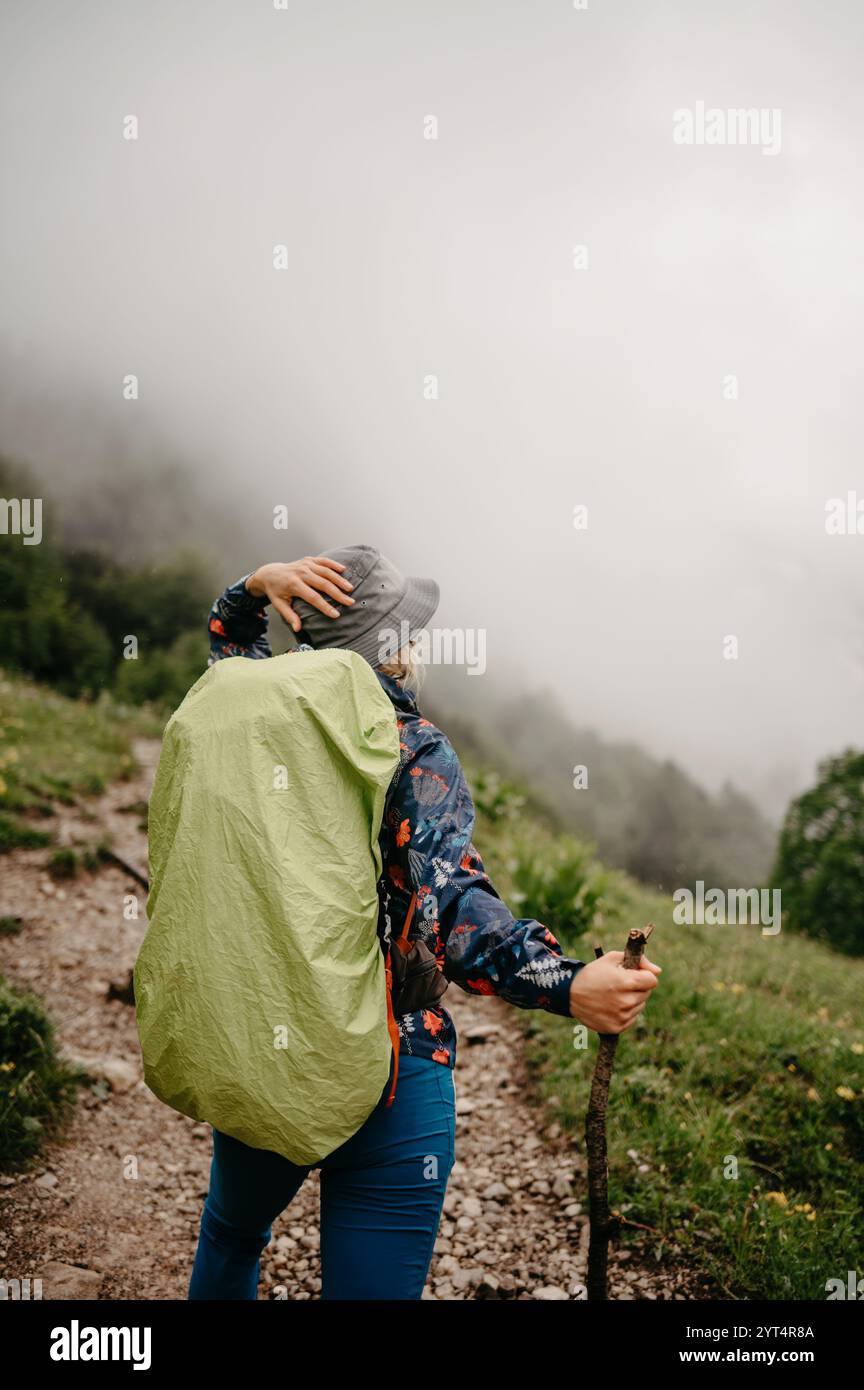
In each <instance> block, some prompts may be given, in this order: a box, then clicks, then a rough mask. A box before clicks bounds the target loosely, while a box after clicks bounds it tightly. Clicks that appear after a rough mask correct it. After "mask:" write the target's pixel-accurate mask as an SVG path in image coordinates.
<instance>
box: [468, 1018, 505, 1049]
mask: <svg viewBox="0 0 864 1390" xmlns="http://www.w3.org/2000/svg"><path fill="white" fill-rule="evenodd" d="M499 1032H500V1029H499V1028H498V1026H497V1025H496V1024H494V1023H478V1024H475V1026H474V1027H473V1028H469V1029H468V1030H467V1032H465V1033H463V1034H462V1036H463V1037H464V1039H465V1041H466V1042H467V1043H468V1044H469V1046H471V1047H476V1046H478V1044H480V1043H485V1042H488V1041H489V1039H490V1038H495V1037H497V1036H498V1033H499Z"/></svg>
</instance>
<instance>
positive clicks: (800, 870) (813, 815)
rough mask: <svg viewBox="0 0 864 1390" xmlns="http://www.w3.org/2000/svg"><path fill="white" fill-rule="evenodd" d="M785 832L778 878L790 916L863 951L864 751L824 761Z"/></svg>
mask: <svg viewBox="0 0 864 1390" xmlns="http://www.w3.org/2000/svg"><path fill="white" fill-rule="evenodd" d="M818 775H819V781H818V783H817V785H816V786H815V787H813V788H812V789H811V790H810V791H808V792H805V793H804V794H803V796H799V797H798V799H797V801H793V802H792V805H791V806H790V807H789V810H788V812H787V814H786V820H785V822H784V824H783V829H782V831H781V833H780V844H779V847H778V852H777V864H776V867H775V870H774V881H775V883H776V885H777V886H778V887H779V888H780V889H781V890H782V893H783V911H784V914H785V916H786V920H787V924H788V925H789V926H790V927H792V928H794V929H796V930H798V931H802V932H805V933H806V934H807V935H808V936H815V937H817V938H818V939H819V940H821V941H825V942H827V943H828V944H829V945H830V946H833V947H834V949H835V950H837V951H843V952H845V953H846V954H847V955H850V956H861V955H864V753H859V752H856V751H855V750H854V749H852V748H850V749H847V751H846V752H845V753H843V754H841V755H840V757H837V758H829V759H828V760H827V761H826V762H823V763H822V764H820V767H819V774H818Z"/></svg>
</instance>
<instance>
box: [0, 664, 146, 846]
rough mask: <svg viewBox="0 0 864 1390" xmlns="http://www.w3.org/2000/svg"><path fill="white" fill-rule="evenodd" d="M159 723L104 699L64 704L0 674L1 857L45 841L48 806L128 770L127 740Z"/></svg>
mask: <svg viewBox="0 0 864 1390" xmlns="http://www.w3.org/2000/svg"><path fill="white" fill-rule="evenodd" d="M162 723H163V721H162V720H160V719H159V718H157V717H156V716H155V715H154V714H153V713H152V712H150V711H149V710H147V709H137V708H134V707H133V706H126V705H122V704H119V703H118V702H117V701H115V700H113V699H111V698H110V697H109V696H107V695H103V696H101V697H100V698H99V699H98V700H95V701H85V700H70V699H67V698H66V697H65V696H62V695H57V694H55V693H54V692H53V691H51V690H50V689H48V688H47V687H45V686H39V685H35V684H32V683H30V682H27V681H22V680H19V679H17V678H12V677H11V676H8V675H6V676H4V675H2V674H0V853H3V852H6V851H8V850H11V849H15V848H38V847H40V846H42V845H47V844H50V842H51V839H52V834H51V828H50V820H51V818H52V816H53V815H54V813H55V803H56V802H60V803H61V804H67V805H69V804H72V803H73V802H74V801H75V800H76V799H77V798H78V797H80V796H85V797H86V796H92V795H96V794H98V793H99V792H101V791H103V790H104V789H105V786H106V785H107V783H108V782H109V781H112V780H113V779H115V778H117V777H129V776H131V775H132V773H133V772H134V771H135V759H134V756H133V754H132V749H131V740H132V738H133V737H134V736H136V735H139V734H142V735H143V734H151V735H154V736H156V735H158V734H159V733H160V732H161V729H162Z"/></svg>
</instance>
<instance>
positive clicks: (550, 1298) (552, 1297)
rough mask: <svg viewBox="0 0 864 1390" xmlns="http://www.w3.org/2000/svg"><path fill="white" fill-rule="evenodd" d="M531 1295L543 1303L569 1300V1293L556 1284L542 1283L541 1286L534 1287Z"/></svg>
mask: <svg viewBox="0 0 864 1390" xmlns="http://www.w3.org/2000/svg"><path fill="white" fill-rule="evenodd" d="M533 1297H534V1298H538V1299H540V1300H541V1301H542V1302H544V1303H556V1302H560V1301H562V1300H564V1301H569V1297H570V1295H569V1294H568V1293H567V1292H566V1291H565V1290H564V1289H559V1288H558V1286H557V1284H544V1285H543V1287H542V1288H540V1289H534V1292H533Z"/></svg>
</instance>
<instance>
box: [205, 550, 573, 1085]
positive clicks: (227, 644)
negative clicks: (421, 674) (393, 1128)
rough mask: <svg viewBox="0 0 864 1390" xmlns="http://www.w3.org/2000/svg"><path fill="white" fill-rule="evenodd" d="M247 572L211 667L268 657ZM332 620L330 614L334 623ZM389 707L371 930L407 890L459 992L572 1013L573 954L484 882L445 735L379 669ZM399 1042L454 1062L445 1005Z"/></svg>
mask: <svg viewBox="0 0 864 1390" xmlns="http://www.w3.org/2000/svg"><path fill="white" fill-rule="evenodd" d="M247 578H248V576H245V575H244V577H243V578H242V579H239V580H238V581H237V583H236V584H232V585H231V586H230V587H229V588H227V589H226V590H225V591H224V593H223V594H222V595H221V596H220V597H219V598H218V599H217V600H216V602H215V603H214V605H213V607H212V609H211V610H210V618H209V624H208V627H209V634H210V658H209V661H208V665H212V664H213V662H215V661H220V660H222V659H224V658H225V657H229V656H245V657H251V658H253V659H260V658H264V657H269V656H271V655H272V652H271V650H270V643H269V641H268V640H267V627H268V618H267V612H266V609H265V607H264V606H263V600H262V599H260V598H256V597H255V596H254V595H252V594H250V593H249V591H248V589H247V588H246V582H245V581H246V579H247ZM334 621H335V620H334ZM375 674H376V676H377V677H378V680H379V681H380V682H381V685H382V687H383V689H384V691H385V692H386V694H387V695H388V696H389V698H390V700H391V701H392V703H393V706H394V709H395V713H396V723H397V728H398V730H399V743H400V764H399V767H398V768H397V769H396V773H395V775H394V777H393V781H392V782H391V784H390V788H389V791H388V793H387V800H386V804H385V811H384V819H383V822H382V826H381V837H380V846H381V857H382V863H383V873H382V877H381V881H380V883H379V892H380V896H381V916H380V920H379V935H380V936H381V939H382V942H383V941H385V940H386V939H387V938H388V937H389V935H390V933H391V930H392V932H393V933H394V934H396V935H398V934H399V932H400V931H401V929H402V926H403V924H404V921H405V917H406V914H407V912H408V907H409V904H410V900H411V895H412V893H416V895H417V901H416V908H415V912H414V918H413V921H412V924H411V928H410V931H409V934H408V935H409V939H410V940H414V939H415V938H418V937H419V938H420V939H422V940H424V941H425V942H426V945H427V946H428V947H429V949H430V950H431V951H432V952H433V954H434V956H435V958H436V960H437V962H438V967H439V969H441V970H443V971H444V974H445V975H446V977H447V979H448V980H450V981H452V982H453V983H454V984H456V985H458V986H459V987H460V988H461V989H463V990H464V991H465V992H466V993H467V994H497V995H499V996H500V997H501V998H502V999H506V1000H507V1002H508V1003H510V1004H515V1005H516V1006H517V1007H518V1008H522V1009H546V1010H547V1011H548V1012H549V1013H554V1014H560V1015H561V1016H562V1017H564V1018H569V1017H570V984H571V982H572V979H573V976H574V974H575V972H576V971H577V970H580V969H581V968H582V964H583V962H582V961H577V960H570V959H568V958H567V957H565V956H564V955H562V953H561V948H560V946H559V945H558V942H557V941H556V940H555V937H554V936H553V935H552V933H551V932H550V931H549V929H548V928H547V927H544V926H543V925H542V924H541V923H540V922H535V921H533V920H532V919H525V918H522V919H515V918H514V917H513V915H512V914H511V912H510V911H509V909H508V908H507V906H506V905H505V904H504V903H503V902H502V901H501V899H500V898H499V896H498V894H497V892H496V891H495V888H494V887H493V885H492V883H491V882H490V880H489V876H488V875H487V873H486V871H485V869H484V867H483V861H482V860H481V858H480V855H479V854H478V853H477V850H476V849H475V848H474V845H473V844H472V841H471V836H472V834H473V830H474V806H473V803H472V801H471V794H470V792H469V790H468V786H467V783H466V781H465V777H464V774H463V772H462V768H461V766H460V763H459V759H458V757H457V756H456V753H455V751H454V749H453V747H452V745H451V744H450V742H449V740H448V739H447V737H446V736H445V735H444V734H443V733H442V732H441V730H440V729H438V728H436V727H435V725H434V724H431V723H430V722H429V720H428V719H424V718H423V716H422V714H421V713H420V710H419V709H418V707H417V704H416V702H415V700H414V699H413V697H412V696H411V695H409V694H407V693H406V692H405V691H404V690H403V689H402V687H401V686H400V685H399V684H398V682H397V681H395V680H393V679H392V678H391V677H390V676H386V675H384V674H383V672H381V671H376V672H375ZM398 1024H399V1037H400V1049H401V1050H402V1051H403V1052H407V1053H411V1054H412V1055H414V1056H420V1057H431V1058H432V1059H433V1060H434V1061H436V1062H441V1063H442V1064H443V1065H445V1066H449V1067H452V1066H455V1062H456V1032H455V1028H454V1026H453V1020H452V1018H451V1017H450V1014H449V1013H448V1011H447V1009H445V1008H442V1007H440V1005H436V1006H435V1007H431V1008H426V1009H418V1010H417V1011H416V1012H414V1013H409V1014H403V1015H402V1016H401V1017H400V1018H399V1019H398Z"/></svg>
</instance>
